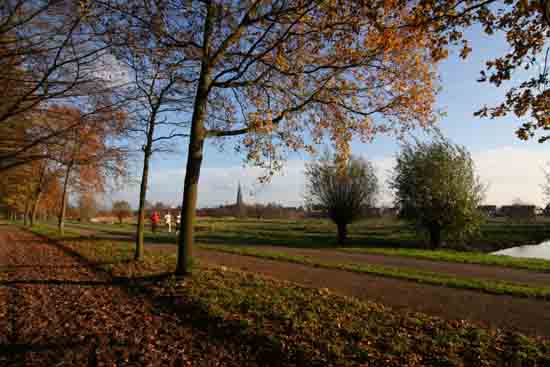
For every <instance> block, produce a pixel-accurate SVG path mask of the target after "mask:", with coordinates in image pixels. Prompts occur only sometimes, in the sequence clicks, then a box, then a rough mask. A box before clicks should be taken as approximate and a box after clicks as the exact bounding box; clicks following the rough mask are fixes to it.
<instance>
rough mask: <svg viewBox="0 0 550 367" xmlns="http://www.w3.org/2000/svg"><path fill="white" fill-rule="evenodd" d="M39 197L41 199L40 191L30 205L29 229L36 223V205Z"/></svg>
mask: <svg viewBox="0 0 550 367" xmlns="http://www.w3.org/2000/svg"><path fill="white" fill-rule="evenodd" d="M41 197H42V190H39V191H38V193H37V194H36V197H35V198H34V202H33V204H32V212H31V227H32V226H34V224H35V223H36V217H37V215H38V204H39V203H40V198H41Z"/></svg>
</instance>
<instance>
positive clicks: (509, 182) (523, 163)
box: [113, 146, 546, 207]
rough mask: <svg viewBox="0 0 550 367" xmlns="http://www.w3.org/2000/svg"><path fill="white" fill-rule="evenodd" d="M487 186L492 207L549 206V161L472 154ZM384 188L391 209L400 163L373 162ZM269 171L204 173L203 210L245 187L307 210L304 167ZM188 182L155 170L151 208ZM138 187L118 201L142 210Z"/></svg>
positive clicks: (521, 154) (522, 154) (506, 152)
mask: <svg viewBox="0 0 550 367" xmlns="http://www.w3.org/2000/svg"><path fill="white" fill-rule="evenodd" d="M472 156H473V158H474V161H475V163H476V169H477V172H478V173H479V175H480V177H481V180H482V181H483V182H484V183H486V184H488V190H487V196H486V200H485V201H486V203H488V204H495V205H505V204H510V203H511V202H512V201H513V200H514V199H516V198H521V199H522V200H524V201H527V202H532V203H535V204H537V205H541V206H542V205H543V204H544V197H543V194H542V189H541V184H543V183H544V181H545V179H544V172H543V168H544V166H545V162H546V161H545V156H544V154H542V153H541V152H540V150H538V151H537V150H536V149H529V148H528V147H521V148H520V147H512V146H508V147H502V148H497V149H491V150H486V151H480V152H474V153H472ZM373 163H374V165H375V167H376V169H377V173H378V177H379V180H380V184H381V193H380V198H379V201H378V202H379V204H382V205H389V204H391V201H392V194H391V192H390V190H389V188H388V186H387V180H388V178H389V175H390V170H391V169H392V167H393V164H394V157H392V156H389V157H380V158H376V159H373ZM262 173H263V171H262V170H261V169H258V168H250V167H242V166H230V167H204V168H203V169H202V170H201V178H200V188H199V207H209V206H217V205H221V204H228V203H233V202H234V201H235V198H236V194H237V185H238V184H239V182H240V183H241V185H242V186H243V191H244V195H245V200H246V201H247V202H252V203H253V202H260V203H268V202H277V203H281V204H283V205H292V206H298V205H302V204H303V193H304V188H305V179H304V161H303V160H291V161H288V162H287V163H286V165H285V167H284V169H283V171H282V172H280V173H279V174H278V175H276V176H275V177H273V179H272V180H271V182H270V183H267V184H260V183H259V182H258V180H257V178H258V177H259V176H261V175H262ZM184 177H185V170H183V169H164V170H163V169H161V170H154V171H153V172H152V175H151V182H150V186H149V187H150V190H149V192H148V198H149V201H151V202H156V201H163V202H165V203H169V204H171V205H174V206H176V205H178V204H180V203H181V200H182V188H183V182H184ZM137 197H138V186H134V187H130V188H127V189H126V190H125V191H124V192H119V193H116V194H115V195H114V196H113V198H114V199H124V200H128V201H129V202H130V203H132V204H133V205H134V206H137Z"/></svg>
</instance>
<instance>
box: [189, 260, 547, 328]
mask: <svg viewBox="0 0 550 367" xmlns="http://www.w3.org/2000/svg"><path fill="white" fill-rule="evenodd" d="M194 255H195V256H197V257H198V259H199V260H200V261H201V263H207V264H210V265H216V266H220V265H224V266H227V267H231V268H238V269H242V270H246V271H251V272H255V273H260V274H264V275H267V276H270V277H273V278H278V279H283V280H289V281H292V282H296V283H300V284H303V285H307V286H311V287H317V288H328V289H331V290H333V291H335V292H337V293H340V294H343V295H347V296H354V297H358V298H363V299H368V300H371V301H376V302H380V303H383V304H385V305H387V306H391V307H394V308H406V309H409V310H413V311H419V312H424V313H427V314H430V315H435V316H441V317H443V318H446V319H468V320H471V321H475V322H478V323H480V324H488V325H490V326H493V327H504V328H510V329H516V330H519V331H522V332H525V333H532V334H538V335H545V336H550V313H549V312H548V309H549V308H550V302H545V301H540V300H535V299H527V298H517V297H511V296H496V295H490V294H484V293H480V292H475V291H468V290H460V289H452V288H445V287H437V286H431V285H425V284H418V283H413V282H407V281H401V280H396V279H390V278H383V277H376V276H370V275H365V274H357V273H351V272H346V271H339V270H331V269H322V268H315V267H311V266H305V265H298V264H292V263H286V262H280V261H272V260H264V259H259V258H253V257H247V256H239V255H233V254H227V253H221V252H215V251H204V250H196V251H195V252H194Z"/></svg>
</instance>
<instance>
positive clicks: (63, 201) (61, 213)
mask: <svg viewBox="0 0 550 367" xmlns="http://www.w3.org/2000/svg"><path fill="white" fill-rule="evenodd" d="M71 169H72V164H69V166H67V172H66V173H65V181H64V182H63V194H62V196H61V209H60V211H59V218H58V222H57V230H58V232H59V234H60V235H61V236H63V235H64V234H65V213H66V212H67V188H68V186H69V176H70V175H71Z"/></svg>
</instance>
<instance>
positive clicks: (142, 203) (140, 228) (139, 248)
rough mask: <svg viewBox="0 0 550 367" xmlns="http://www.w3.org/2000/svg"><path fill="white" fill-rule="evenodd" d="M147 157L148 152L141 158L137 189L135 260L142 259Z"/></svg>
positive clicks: (147, 174)
mask: <svg viewBox="0 0 550 367" xmlns="http://www.w3.org/2000/svg"><path fill="white" fill-rule="evenodd" d="M149 158H150V153H147V152H146V153H145V157H144V159H143V173H142V175H141V187H140V190H139V209H138V225H137V236H136V252H135V255H134V259H135V260H142V259H143V231H144V228H145V200H146V197H147V183H148V180H149Z"/></svg>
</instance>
